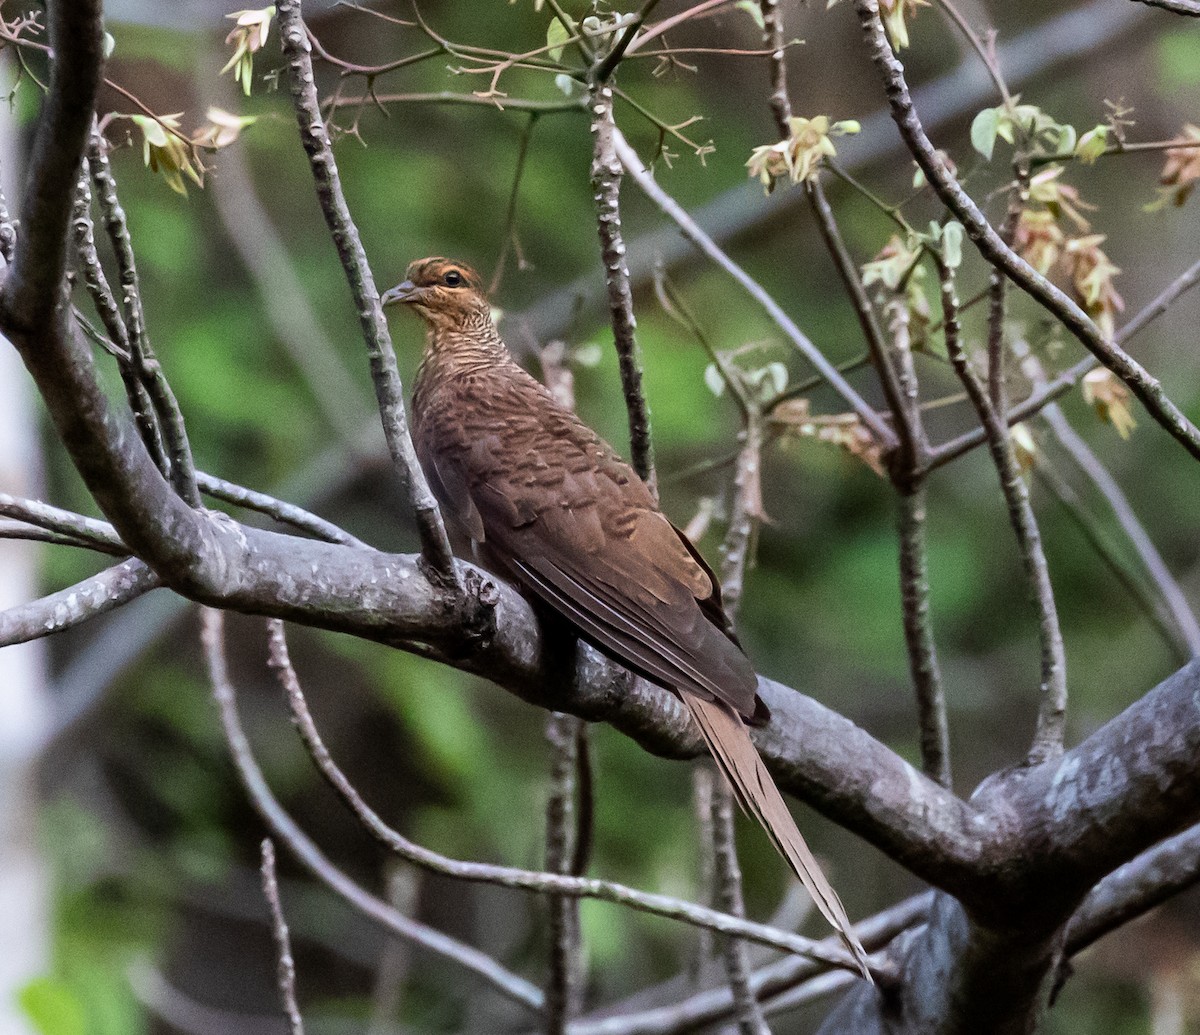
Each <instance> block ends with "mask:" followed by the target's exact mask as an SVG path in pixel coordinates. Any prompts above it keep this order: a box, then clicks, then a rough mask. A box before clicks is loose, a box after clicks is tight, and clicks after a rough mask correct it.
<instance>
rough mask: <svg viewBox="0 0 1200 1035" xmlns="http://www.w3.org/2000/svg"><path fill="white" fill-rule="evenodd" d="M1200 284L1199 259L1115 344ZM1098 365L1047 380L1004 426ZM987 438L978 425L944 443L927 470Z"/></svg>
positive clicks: (1089, 361)
mask: <svg viewBox="0 0 1200 1035" xmlns="http://www.w3.org/2000/svg"><path fill="white" fill-rule="evenodd" d="M1198 283H1200V260H1197V261H1196V262H1194V263H1193V264H1192V265H1191V266H1189V267H1188V268H1187V269H1186V270H1184V271H1183V272H1182V273H1181V274H1179V276H1178V277H1176V278H1175V279H1174V280H1172V281H1171V282H1170V283H1169V284H1168V285H1167V286H1166V287H1165V288H1163V290H1162V291H1161V292H1159V294H1158V295H1157V296H1156V297H1155V299H1154V300H1153V301H1152V302H1151V303H1150V304H1149V305H1147V306H1146V307H1145V308H1144V309H1142V310H1140V311H1139V312H1138V313H1137V315H1136V316H1134V317H1133V319H1131V320H1130V321H1129V322H1128V323H1126V324H1125V326H1124V327H1122V328H1121V329H1120V330H1119V331H1118V332H1117V338H1116V340H1117V343H1118V344H1119V345H1126V344H1128V343H1129V342H1130V341H1131V340H1132V339H1133V337H1134V336H1135V335H1137V334H1139V333H1141V331H1143V330H1144V329H1145V328H1146V327H1147V326H1149V325H1150V324H1151V323H1152V322H1153V321H1155V320H1157V319H1158V318H1159V317H1160V316H1162V315H1163V314H1164V313H1165V312H1166V311H1167V310H1168V309H1170V308H1171V306H1172V305H1174V304H1175V302H1176V301H1178V299H1179V298H1180V297H1181V296H1182V295H1184V294H1185V293H1186V292H1188V291H1190V290H1191V289H1192V288H1193V287H1195V286H1196V285H1197V284H1198ZM1099 365H1100V363H1099V361H1098V360H1097V359H1096V358H1095V357H1094V356H1087V357H1086V358H1084V359H1082V360H1080V361H1079V362H1078V363H1076V364H1075V365H1074V366H1072V367H1070V368H1069V369H1067V370H1064V371H1063V372H1062V373H1060V374H1058V375H1057V376H1055V377H1053V378H1051V379H1050V380H1048V381H1047V382H1046V383H1045V384H1044V385H1042V386H1041V387H1040V388H1037V389H1035V390H1034V391H1033V392H1031V393H1030V395H1029V397H1028V398H1026V399H1024V400H1022V401H1021V402H1020V403H1018V404H1017V405H1016V406H1014V407H1013V408H1012V410H1011V411H1010V412H1009V413H1008V426H1009V427H1012V426H1013V425H1014V424H1019V423H1020V422H1021V421H1023V420H1025V419H1026V418H1028V417H1032V416H1033V415H1034V414H1035V413H1038V412H1040V411H1041V410H1043V409H1044V408H1045V407H1046V406H1048V405H1049V404H1050V403H1052V402H1053V401H1054V400H1055V399H1058V398H1059V397H1060V396H1063V395H1066V394H1067V392H1069V391H1070V390H1071V389H1072V388H1074V387H1075V386H1076V385H1077V384H1078V383H1079V380H1080V378H1082V377H1083V376H1084V374H1086V373H1088V372H1089V371H1091V370H1095V369H1096V367H1098V366H1099ZM986 437H987V433H986V431H985V429H984V428H983V427H982V426H980V427H976V428H973V429H972V430H971V431H968V432H965V433H964V434H962V435H959V436H958V437H957V438H954V439H951V440H950V441H949V442H944V443H942V444H941V445H940V446H937V447H936V448H935V449H933V450H932V452H931V454H930V457H929V464H928V467H929V470H933V469H934V468H937V467H941V466H942V465H943V464H948V463H950V461H952V460H957V459H958V458H959V457H960V456H962V455H963V454H964V453H967V452H970V451H971V450H972V449H974V448H975V447H976V446H978V445H981V444H982V443H983V442H984V441H985V439H986Z"/></svg>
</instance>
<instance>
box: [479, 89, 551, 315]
mask: <svg viewBox="0 0 1200 1035" xmlns="http://www.w3.org/2000/svg"><path fill="white" fill-rule="evenodd" d="M537 120H538V113H537V112H531V113H530V115H529V118H528V119H526V121H525V125H524V127H523V128H522V130H521V138H520V140H519V141H518V143H517V167H516V168H515V169H514V170H513V180H512V187H511V189H510V190H509V192H508V206H507V208H506V209H505V211H504V241H503V243H502V244H501V245H500V255H499V256H498V257H497V259H496V272H495V273H493V274H492V280H491V283H489V284H488V289H487V293H488V296H489V297H491V296H494V295H495V294H496V292H497V291H498V290H499V289H500V281H501V280H502V279H503V278H504V267H505V264H506V263H507V262H508V253H509V252H510V251H514V252H516V256H517V269H518V270H522V269H524V268H525V257H524V255H523V254H522V251H521V242H520V240H519V239H518V237H517V199H518V198H519V196H520V193H521V178H522V176H524V174H525V159H526V158H527V157H528V156H529V142H530V140H532V139H533V129H534V127H535V126H536V125H537Z"/></svg>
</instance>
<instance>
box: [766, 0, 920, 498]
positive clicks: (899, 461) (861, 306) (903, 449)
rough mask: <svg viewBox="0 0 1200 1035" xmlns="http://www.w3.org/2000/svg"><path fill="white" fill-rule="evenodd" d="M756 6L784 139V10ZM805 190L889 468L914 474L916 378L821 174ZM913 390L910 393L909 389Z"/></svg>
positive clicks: (772, 3)
mask: <svg viewBox="0 0 1200 1035" xmlns="http://www.w3.org/2000/svg"><path fill="white" fill-rule="evenodd" d="M759 9H760V10H761V12H762V17H763V40H764V42H765V43H766V45H767V46H768V48H769V49H770V55H771V56H770V69H771V97H770V106H771V111H772V113H773V114H774V116H775V129H776V131H777V132H778V133H779V136H780V139H786V138H787V137H788V136H789V135H790V134H791V127H790V125H789V123H788V120H789V119H790V118H791V116H792V102H791V98H790V96H789V93H788V77H787V60H786V52H785V45H784V35H783V15H782V13H781V12H780V10H779V0H760V4H759ZM804 193H805V195H806V196H807V198H808V203H809V207H810V208H811V209H812V211H813V215H814V216H816V218H817V226H818V227H819V228H820V230H821V239H822V240H823V241H824V242H825V247H826V248H827V249H828V250H829V255H830V257H831V258H832V259H833V265H834V268H835V269H836V270H837V273H838V276H839V277H840V278H841V281H842V285H843V286H844V287H845V288H846V291H847V293H848V294H849V295H850V298H851V301H853V303H854V313H855V315H856V316H857V317H858V322H859V326H860V327H861V328H862V332H863V337H864V338H865V339H866V342H867V348H868V351H869V352H870V354H871V357H872V360H873V362H874V365H875V370H876V372H877V373H878V375H879V379H880V383H881V385H882V387H883V394H884V398H885V399H886V400H887V404H888V407H889V408H890V409H891V411H892V415H893V418H892V419H893V423H894V426H895V430H896V435H897V438H898V440H899V444H898V447H897V450H896V455H895V457H893V458H890V461H891V462H890V463H889V468H891V469H892V470H893V472H894V477H897V476H898V473H899V472H900V471H903V472H905V473H904V475H903V479H908V478H910V477H911V476H912V475H914V474H915V472H916V471H918V470H919V469H920V467H921V465H922V464H923V463H924V452H925V450H926V448H927V447H926V443H925V440H924V434H923V433H922V432H921V431H920V426H921V425H920V416H919V414H917V413H915V412H914V408H915V406H916V401H917V397H916V383H915V380H914V381H912V382H911V383H910V384H909V385H908V386H903V385H902V384H901V378H900V376H899V375H898V373H897V371H896V369H895V367H894V366H893V365H892V358H891V354H890V352H889V350H888V348H887V345H886V342H885V340H884V335H883V331H882V329H881V328H880V326H879V321H878V320H877V319H876V317H875V308H874V306H872V305H871V299H870V298H869V297H868V296H867V291H866V288H864V287H863V283H862V278H861V277H860V276H859V273H858V269H857V267H856V266H855V264H854V260H853V259H852V258H851V257H850V252H849V250H848V249H847V247H846V243H845V241H843V240H842V234H841V231H840V229H839V228H838V225H837V220H836V219H835V218H834V214H833V209H832V208H831V207H830V205H829V199H828V198H827V197H826V196H825V188H824V187H823V186H822V185H821V180H820V178H819V177H816V176H812V177H809V178H807V179H806V180H805V181H804ZM909 391H911V395H909V394H908V392H909Z"/></svg>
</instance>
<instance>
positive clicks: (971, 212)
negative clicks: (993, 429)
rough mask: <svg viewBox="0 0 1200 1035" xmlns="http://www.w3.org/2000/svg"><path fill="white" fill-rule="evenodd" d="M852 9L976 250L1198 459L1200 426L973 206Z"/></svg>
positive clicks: (864, 1) (891, 62)
mask: <svg viewBox="0 0 1200 1035" xmlns="http://www.w3.org/2000/svg"><path fill="white" fill-rule="evenodd" d="M855 8H856V10H857V11H858V17H859V21H860V23H861V25H862V29H863V38H864V41H865V43H866V47H867V50H868V52H869V53H870V55H871V58H872V60H873V61H874V63H875V65H876V67H877V68H878V69H879V73H880V78H881V79H882V81H883V86H884V89H885V90H886V91H887V94H888V100H889V102H890V103H891V108H892V117H893V119H894V120H895V122H896V125H897V126H898V127H899V129H900V134H901V136H903V137H904V140H905V143H906V144H907V145H908V148H909V150H910V151H911V152H912V155H913V157H914V158H915V159H916V160H917V164H918V165H920V167H921V168H922V170H924V172H925V176H926V178H927V180H928V181H929V184H930V186H932V187H933V189H934V190H935V191H936V192H937V194H938V197H940V198H941V200H942V202H943V203H944V204H945V205H946V207H947V208H948V209H949V210H950V211H951V212H953V213H954V216H955V218H957V219H958V221H959V222H960V223H962V224H963V227H964V229H965V230H966V232H967V235H968V236H969V237H970V238H971V240H972V241H973V242H974V243H975V246H976V247H977V248H978V249H979V252H980V254H981V255H982V256H983V257H984V258H985V259H986V260H987V261H988V262H989V263H991V264H992V265H993V266H996V267H997V268H999V269H1001V270H1003V271H1004V273H1005V275H1006V276H1008V277H1009V279H1010V280H1012V281H1013V283H1015V284H1016V285H1017V286H1018V287H1020V288H1021V289H1022V290H1024V291H1025V292H1027V293H1028V294H1029V295H1031V296H1032V297H1033V298H1034V300H1035V301H1037V302H1038V303H1039V304H1040V305H1042V306H1043V307H1044V308H1045V309H1046V310H1047V311H1048V312H1049V313H1050V314H1051V315H1052V316H1054V317H1055V319H1057V320H1059V321H1060V322H1061V323H1062V324H1063V326H1064V327H1066V328H1067V330H1069V331H1070V332H1071V333H1072V334H1073V335H1074V336H1075V337H1076V338H1077V339H1078V340H1079V342H1080V343H1081V344H1082V345H1083V346H1084V347H1085V348H1086V349H1087V350H1088V351H1089V352H1091V353H1092V355H1093V356H1095V357H1096V358H1097V359H1098V360H1099V361H1100V362H1101V363H1103V364H1104V365H1105V366H1106V367H1108V369H1110V370H1112V371H1113V373H1115V374H1116V375H1117V376H1118V377H1120V378H1121V380H1123V381H1124V382H1125V383H1126V384H1127V385H1128V386H1129V388H1130V390H1131V391H1132V392H1133V393H1134V395H1136V396H1137V397H1138V398H1139V399H1140V400H1141V401H1142V404H1143V405H1144V406H1145V407H1146V409H1147V410H1148V411H1149V413H1150V415H1151V416H1152V417H1153V418H1154V419H1155V420H1156V421H1157V422H1158V423H1159V424H1161V425H1162V426H1163V427H1164V428H1165V429H1166V430H1167V431H1168V432H1170V434H1171V435H1173V436H1174V437H1175V438H1176V439H1178V441H1179V442H1180V444H1182V445H1183V447H1184V448H1185V449H1187V451H1188V452H1189V453H1191V454H1192V455H1193V456H1194V457H1196V458H1197V459H1200V430H1197V429H1196V428H1195V427H1194V426H1193V424H1192V423H1191V421H1189V420H1188V419H1187V417H1186V416H1184V414H1183V412H1182V411H1181V410H1180V409H1179V407H1178V406H1176V405H1175V404H1174V403H1173V402H1172V401H1171V400H1170V399H1169V398H1168V397H1167V395H1166V393H1165V392H1164V391H1163V388H1162V385H1160V384H1159V383H1158V381H1156V380H1155V379H1154V378H1153V377H1151V376H1150V374H1148V373H1147V372H1146V370H1145V369H1144V368H1143V367H1142V366H1141V364H1140V363H1138V362H1137V361H1136V360H1134V359H1133V357H1132V356H1130V355H1129V354H1128V353H1127V352H1125V350H1124V349H1122V348H1121V347H1120V345H1119V344H1118V343H1117V342H1115V341H1108V340H1107V339H1105V337H1104V335H1103V334H1102V333H1101V332H1100V329H1099V328H1098V327H1097V326H1096V325H1095V323H1093V322H1092V320H1091V319H1090V318H1089V317H1088V315H1087V314H1086V313H1085V312H1084V311H1083V310H1082V309H1081V308H1080V307H1079V306H1078V305H1077V304H1076V303H1075V302H1074V301H1073V300H1072V299H1071V298H1070V297H1068V296H1067V295H1066V294H1065V293H1063V292H1062V291H1061V290H1059V289H1058V288H1057V287H1055V286H1054V285H1053V284H1051V283H1050V281H1048V280H1047V279H1046V278H1045V277H1043V276H1042V275H1041V274H1039V273H1038V272H1037V271H1036V270H1035V269H1033V267H1032V266H1030V265H1029V263H1027V262H1026V261H1025V260H1024V259H1022V258H1021V257H1020V256H1019V255H1017V254H1016V253H1015V252H1014V251H1013V250H1012V249H1011V248H1009V247H1007V246H1006V245H1005V244H1004V242H1003V240H1001V238H1000V235H999V234H997V233H996V231H995V230H994V229H993V228H992V226H991V224H990V223H988V221H987V219H986V218H985V217H984V215H983V213H982V212H981V211H980V210H979V207H978V206H977V205H976V204H975V202H974V201H973V200H972V199H971V198H970V196H969V195H968V194H967V193H966V191H964V190H963V189H962V187H961V186H960V185H959V183H958V181H957V180H956V179H955V178H954V177H953V176H951V175H950V173H949V171H948V169H947V168H946V165H945V162H944V160H943V159H942V158H941V157H940V156H939V155H938V153H937V151H936V149H935V148H934V146H933V144H932V143H930V140H929V137H928V136H927V135H926V133H925V130H924V127H922V125H921V121H920V119H919V118H918V116H917V113H916V109H915V107H914V106H913V101H912V96H911V94H910V93H909V90H908V83H907V82H906V81H905V78H904V66H903V65H902V64H901V63H900V61H899V59H897V57H896V56H895V54H894V53H893V52H892V48H891V45H890V44H889V43H888V40H887V35H886V33H885V31H884V27H883V23H882V21H881V20H880V17H879V4H878V0H855Z"/></svg>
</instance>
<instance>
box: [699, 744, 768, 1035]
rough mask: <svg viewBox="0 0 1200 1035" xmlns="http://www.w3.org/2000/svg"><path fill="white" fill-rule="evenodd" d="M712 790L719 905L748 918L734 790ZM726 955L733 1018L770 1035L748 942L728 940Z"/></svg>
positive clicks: (748, 1034)
mask: <svg viewBox="0 0 1200 1035" xmlns="http://www.w3.org/2000/svg"><path fill="white" fill-rule="evenodd" d="M704 764H707V763H704ZM712 791H713V793H712V833H713V861H714V864H715V866H714V876H715V877H716V881H715V889H716V899H715V904H716V905H717V906H719V907H720V908H721V909H723V910H725V912H727V913H730V914H732V915H733V916H745V915H746V901H745V898H744V896H743V895H742V868H741V866H739V865H738V857H737V842H736V841H735V840H734V828H733V817H734V810H733V791H732V789H731V788H730V786H729V784H728V783H726V782H725V780H723V779H718V780H715V781H713V788H712ZM723 955H724V957H725V973H726V975H727V976H728V978H729V989H730V991H731V992H732V993H733V1003H734V1014H733V1016H734V1017H735V1018H736V1019H737V1023H738V1027H739V1029H740V1030H741V1032H742V1035H770V1029H769V1028H768V1027H767V1022H766V1020H765V1019H764V1018H763V1012H762V1007H761V1006H760V1005H759V1002H758V999H757V998H756V996H755V994H754V987H753V985H752V984H751V980H750V955H749V953H748V952H747V949H746V943H745V942H744V941H742V940H741V939H740V938H726V939H725V948H724V952H723Z"/></svg>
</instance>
